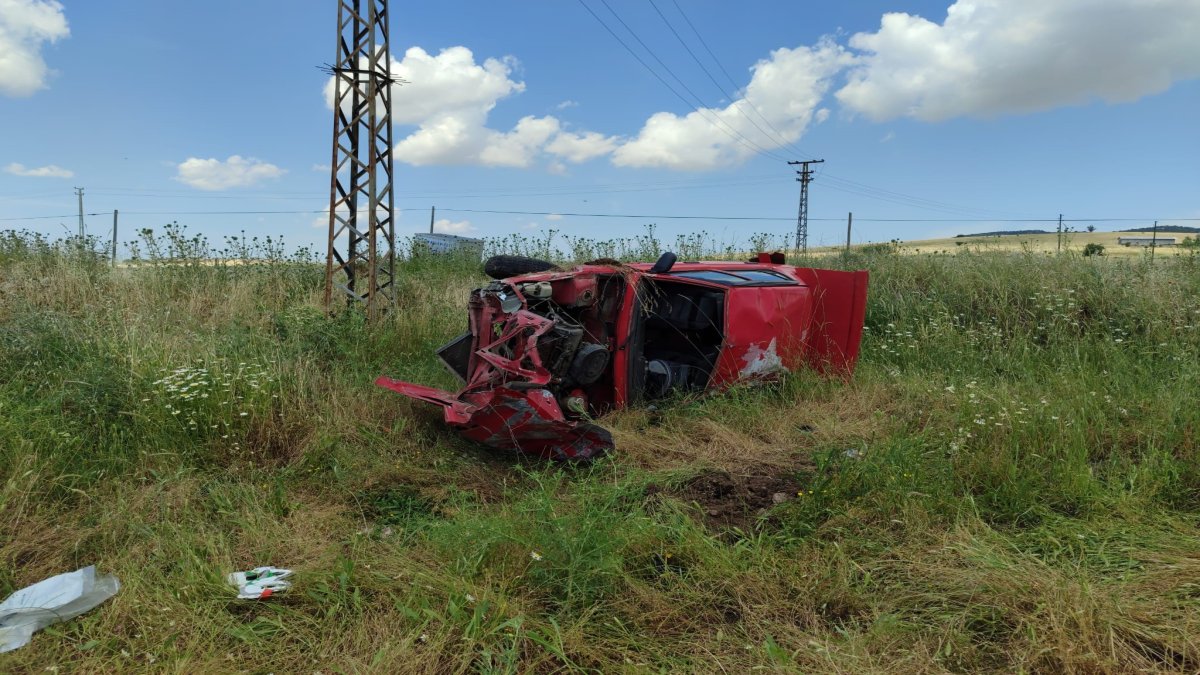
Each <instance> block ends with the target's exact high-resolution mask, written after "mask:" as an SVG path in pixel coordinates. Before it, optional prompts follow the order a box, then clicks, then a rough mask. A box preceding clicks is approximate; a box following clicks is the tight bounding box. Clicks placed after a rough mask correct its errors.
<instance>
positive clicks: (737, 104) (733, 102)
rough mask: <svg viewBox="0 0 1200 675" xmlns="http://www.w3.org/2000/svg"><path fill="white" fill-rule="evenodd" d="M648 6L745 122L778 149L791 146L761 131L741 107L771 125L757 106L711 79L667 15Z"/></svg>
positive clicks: (781, 136) (784, 139) (780, 135)
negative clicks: (744, 105)
mask: <svg viewBox="0 0 1200 675" xmlns="http://www.w3.org/2000/svg"><path fill="white" fill-rule="evenodd" d="M650 6H651V7H653V8H654V12H655V13H656V14H658V17H659V18H660V19H662V21H663V23H664V24H666V26H667V29H668V30H670V31H671V34H672V35H674V36H675V39H676V40H678V41H679V44H680V45H682V46H683V48H684V50H685V51H687V53H688V56H691V57H692V60H693V61H695V62H696V65H697V66H700V70H702V71H703V72H704V74H705V75H707V76H708V79H709V81H710V82H712V83H713V86H715V87H716V88H717V91H719V92H721V95H723V96H724V97H725V98H726V100H728V101H730V104H731V105H733V106H734V107H735V108H737V109H738V111H739V112H741V113H742V115H744V116H745V117H746V121H747V122H749V123H750V124H752V125H754V128H755V129H758V130H759V132H760V133H762V135H763V136H765V137H766V138H768V139H770V140H771V142H772V143H777V144H778V145H779V146H780V147H787V146H789V145H791V142H790V141H788V140H787V139H786V138H784V136H783V134H782V133H781V132H780V131H779V130H778V129H775V135H774V136H772V135H771V133H770V132H768V131H767V130H766V129H763V128H762V127H761V126H759V124H758V122H755V121H754V118H753V117H751V116H750V115H749V114H748V113H747V112H746V110H745V108H743V107H742V104H743V103H746V104H748V105H749V106H750V109H751V110H753V111H754V112H756V113H758V116H759V117H760V118H762V120H763V121H764V122H766V123H767V124H771V123H770V121H769V120H767V118H766V117H764V116H763V115H762V113H761V112H759V111H758V108H757V106H755V105H754V104H752V103H750V102H749V101H748V100H743V99H739V98H737V97H735V96H733V95H732V94H730V93H729V91H728V90H726V89H725V87H724V86H723V85H722V84H721V83H720V82H717V78H715V77H713V74H712V72H711V71H709V69H708V67H707V66H705V65H704V63H703V62H702V61H700V57H698V56H696V53H695V52H693V51H692V48H691V47H690V46H688V43H687V42H686V41H684V39H683V36H682V35H680V34H679V31H677V30H675V26H674V25H672V24H671V22H670V21H669V20H668V19H667V15H666V14H663V13H662V10H661V9H659V8H658V5H657V4H656V3H655V2H654V0H650ZM771 127H772V128H773V129H774V125H771Z"/></svg>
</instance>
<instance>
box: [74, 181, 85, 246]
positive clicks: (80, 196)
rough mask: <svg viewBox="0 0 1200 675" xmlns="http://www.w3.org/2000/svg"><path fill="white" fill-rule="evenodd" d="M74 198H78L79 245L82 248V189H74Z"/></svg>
mask: <svg viewBox="0 0 1200 675" xmlns="http://www.w3.org/2000/svg"><path fill="white" fill-rule="evenodd" d="M75 196H76V197H79V244H80V246H82V245H83V236H84V234H85V232H84V229H83V188H81V187H77V188H75Z"/></svg>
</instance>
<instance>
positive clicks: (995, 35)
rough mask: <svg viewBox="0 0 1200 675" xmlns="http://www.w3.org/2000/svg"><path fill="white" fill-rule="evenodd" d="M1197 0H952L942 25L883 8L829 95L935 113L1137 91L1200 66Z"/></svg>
mask: <svg viewBox="0 0 1200 675" xmlns="http://www.w3.org/2000/svg"><path fill="white" fill-rule="evenodd" d="M1198 35H1200V2H1196V0H1106V1H1105V2H1095V1H1094V0H1054V1H1053V2H1047V1H1046V0H958V1H957V2H955V3H954V4H953V5H951V6H950V7H949V9H948V10H947V13H946V18H945V20H944V21H943V22H942V23H940V24H938V23H934V22H932V21H929V20H927V19H925V18H922V17H920V16H915V15H911V14H905V13H889V14H884V15H883V19H882V22H881V24H880V28H879V30H878V31H876V32H874V33H858V34H856V35H854V36H852V37H851V38H850V46H851V47H852V48H854V49H856V50H859V51H860V52H861V55H860V60H859V62H858V64H857V65H855V66H854V67H853V68H852V69H851V70H850V72H849V74H848V82H847V83H846V85H845V86H844V87H842V88H841V89H840V90H838V92H837V93H836V97H837V99H838V100H839V101H840V102H841V103H842V105H843V106H845V107H846V108H848V109H850V110H852V111H855V112H859V113H862V114H864V115H866V116H867V117H869V118H871V119H873V120H886V119H892V118H896V117H905V116H907V117H912V118H915V119H919V120H924V121H928V122H937V121H941V120H945V119H949V118H952V117H958V116H964V115H965V116H982V117H986V116H991V115H997V114H1003V113H1023V112H1034V111H1041V110H1049V109H1051V108H1056V107H1060V106H1064V105H1072V104H1079V103H1085V102H1087V101H1090V100H1095V99H1100V100H1104V101H1107V102H1110V103H1120V102H1128V101H1133V100H1136V99H1138V98H1141V97H1143V96H1147V95H1149V94H1154V93H1158V92H1162V91H1165V90H1166V89H1167V88H1168V87H1170V86H1171V84H1172V83H1174V82H1177V81H1180V80H1184V79H1189V78H1194V77H1198V76H1200V39H1197V36H1198Z"/></svg>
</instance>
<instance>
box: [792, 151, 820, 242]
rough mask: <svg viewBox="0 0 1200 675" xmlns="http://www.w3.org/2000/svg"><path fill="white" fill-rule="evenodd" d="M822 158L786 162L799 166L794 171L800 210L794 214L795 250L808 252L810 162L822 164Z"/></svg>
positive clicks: (811, 177) (811, 176)
mask: <svg viewBox="0 0 1200 675" xmlns="http://www.w3.org/2000/svg"><path fill="white" fill-rule="evenodd" d="M824 162H825V160H823V159H806V160H804V161H800V162H788V165H789V166H800V167H801V168H800V170H799V171H797V172H796V180H797V181H798V182H799V183H800V212H799V213H798V214H797V215H796V250H797V251H800V252H801V253H808V184H809V183H811V182H812V179H813V171H812V169H811V168H809V167H810V165H812V164H823V163H824Z"/></svg>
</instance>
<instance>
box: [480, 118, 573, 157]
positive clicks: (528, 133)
mask: <svg viewBox="0 0 1200 675" xmlns="http://www.w3.org/2000/svg"><path fill="white" fill-rule="evenodd" d="M556 133H558V120H557V119H555V118H553V117H550V116H548V115H547V116H546V117H522V118H521V119H520V120H518V121H517V125H516V126H515V127H513V130H512V131H510V132H508V133H506V134H501V133H497V132H490V133H489V134H488V136H487V145H485V146H484V148H483V150H481V151H480V152H479V162H480V163H481V164H483V165H485V166H516V167H527V166H529V165H530V164H532V163H533V159H534V157H536V156H537V154H538V153H539V152H540V151H541V149H542V148H543V147H544V146H545V145H546V142H547V141H549V140H550V137H551V136H553V135H554V134H556Z"/></svg>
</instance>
